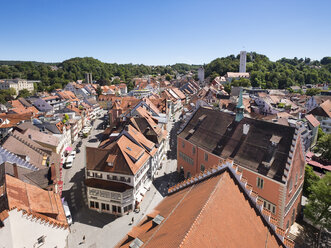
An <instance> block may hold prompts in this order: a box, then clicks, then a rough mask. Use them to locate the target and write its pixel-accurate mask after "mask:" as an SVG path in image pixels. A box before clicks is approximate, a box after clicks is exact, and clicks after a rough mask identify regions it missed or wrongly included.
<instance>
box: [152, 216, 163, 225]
mask: <svg viewBox="0 0 331 248" xmlns="http://www.w3.org/2000/svg"><path fill="white" fill-rule="evenodd" d="M163 220H164V217H163V216H161V215H159V214H158V215H156V216H155V218H154V219H153V223H154V224H156V225H160V224H161V223H162V221H163Z"/></svg>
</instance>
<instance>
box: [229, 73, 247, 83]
mask: <svg viewBox="0 0 331 248" xmlns="http://www.w3.org/2000/svg"><path fill="white" fill-rule="evenodd" d="M249 77H250V75H249V72H227V73H226V74H225V79H226V81H227V82H228V83H231V81H232V80H234V79H240V78H249Z"/></svg>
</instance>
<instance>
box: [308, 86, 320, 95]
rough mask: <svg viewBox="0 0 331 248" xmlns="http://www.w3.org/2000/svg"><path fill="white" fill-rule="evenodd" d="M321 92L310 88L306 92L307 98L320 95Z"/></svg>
mask: <svg viewBox="0 0 331 248" xmlns="http://www.w3.org/2000/svg"><path fill="white" fill-rule="evenodd" d="M320 92H321V90H320V89H317V88H310V89H307V90H306V95H307V96H315V95H318V94H319V93H320Z"/></svg>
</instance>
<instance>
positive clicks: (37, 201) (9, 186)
mask: <svg viewBox="0 0 331 248" xmlns="http://www.w3.org/2000/svg"><path fill="white" fill-rule="evenodd" d="M5 178H6V179H5V180H6V191H7V199H8V207H9V209H8V210H12V209H14V208H17V209H18V210H24V211H26V212H27V213H28V214H33V215H35V216H37V217H40V218H43V219H45V220H46V221H49V222H52V223H54V224H58V225H64V226H68V224H67V218H66V216H65V213H64V210H63V206H62V202H61V199H60V196H59V195H58V194H56V193H54V192H53V191H47V190H43V189H40V188H39V187H36V186H33V185H30V184H28V183H25V182H23V181H21V180H19V179H17V178H15V177H12V176H9V175H6V176H5ZM50 216H52V217H50Z"/></svg>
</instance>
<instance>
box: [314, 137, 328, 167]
mask: <svg viewBox="0 0 331 248" xmlns="http://www.w3.org/2000/svg"><path fill="white" fill-rule="evenodd" d="M315 150H316V151H317V152H320V153H322V158H324V159H327V160H329V161H330V160H331V134H325V135H323V136H322V137H320V139H319V140H318V141H317V144H316V148H315Z"/></svg>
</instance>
